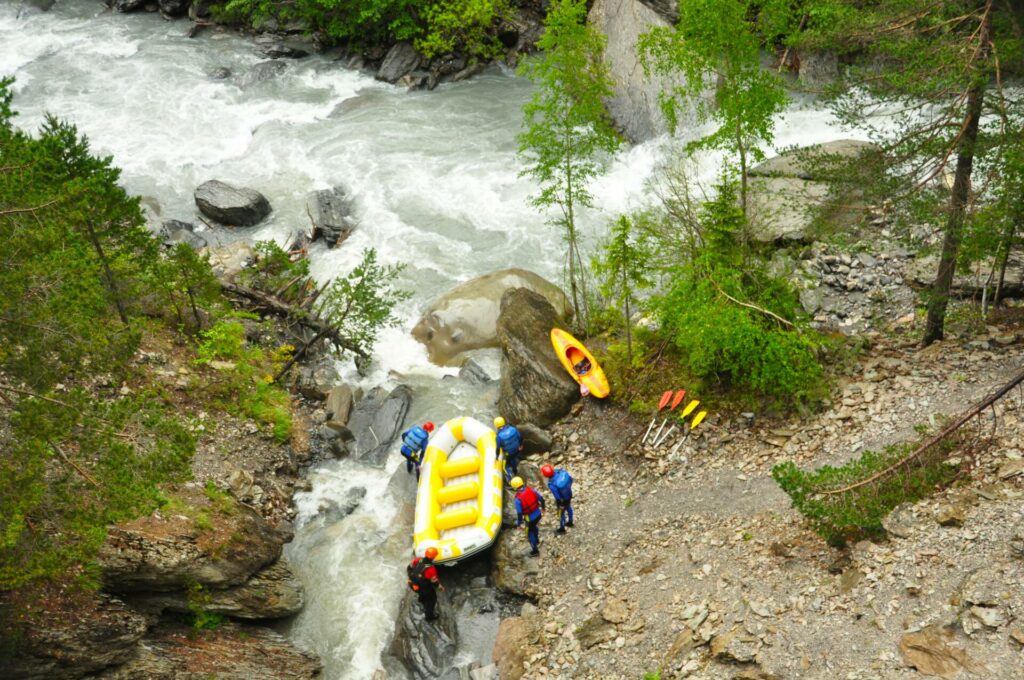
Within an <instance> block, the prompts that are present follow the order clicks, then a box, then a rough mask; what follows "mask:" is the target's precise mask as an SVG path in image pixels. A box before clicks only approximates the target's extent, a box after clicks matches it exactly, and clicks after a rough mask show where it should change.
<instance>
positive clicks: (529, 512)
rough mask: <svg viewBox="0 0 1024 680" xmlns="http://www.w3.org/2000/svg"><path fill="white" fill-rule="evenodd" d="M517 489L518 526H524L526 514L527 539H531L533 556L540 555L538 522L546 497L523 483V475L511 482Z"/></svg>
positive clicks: (531, 553) (531, 554)
mask: <svg viewBox="0 0 1024 680" xmlns="http://www.w3.org/2000/svg"><path fill="white" fill-rule="evenodd" d="M510 484H511V485H512V488H513V489H515V491H516V528H517V529H518V528H519V527H521V526H523V515H526V539H527V540H528V541H530V547H531V548H533V549H532V550H531V551H530V556H531V557H536V556H537V555H540V549H539V548H538V546H539V545H540V538H539V537H538V535H537V524H538V523H539V522H540V518H541V515H542V514H543V513H542V512H541V511H542V510H544V509H545V508H544V498H543V496H541V495H540V494H539V493H537V492H536V491H534V490H533V489H532V488H531V487H529V486H526V485H525V484H524V483H523V478H522V477H513V478H512V481H511V482H510Z"/></svg>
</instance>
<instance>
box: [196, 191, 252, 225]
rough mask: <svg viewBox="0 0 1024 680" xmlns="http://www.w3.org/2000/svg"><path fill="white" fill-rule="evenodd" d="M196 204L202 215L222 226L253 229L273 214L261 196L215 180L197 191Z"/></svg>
mask: <svg viewBox="0 0 1024 680" xmlns="http://www.w3.org/2000/svg"><path fill="white" fill-rule="evenodd" d="M195 201H196V206H197V207H198V208H199V211H200V212H201V213H203V214H204V215H206V216H207V217H209V218H210V219H212V220H216V221H217V222H220V223H221V224H228V225H240V226H252V225H254V224H258V223H259V222H260V221H262V220H263V218H265V217H266V216H267V215H269V214H270V203H269V202H268V201H267V199H266V197H265V196H263V194H261V193H260V192H258V191H255V190H254V189H246V188H238V187H234V186H231V185H230V184H227V183H225V182H221V181H220V180H215V179H213V180H210V181H208V182H203V183H202V184H200V185H199V187H198V188H196V191H195Z"/></svg>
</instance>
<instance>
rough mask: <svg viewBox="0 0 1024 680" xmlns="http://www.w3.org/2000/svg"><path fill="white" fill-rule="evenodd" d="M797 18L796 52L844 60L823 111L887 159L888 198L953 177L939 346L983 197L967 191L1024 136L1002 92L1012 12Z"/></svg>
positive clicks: (828, 6) (986, 8)
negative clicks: (967, 235) (892, 192)
mask: <svg viewBox="0 0 1024 680" xmlns="http://www.w3.org/2000/svg"><path fill="white" fill-rule="evenodd" d="M805 11H806V13H807V16H808V22H807V27H806V30H805V31H804V32H803V33H802V34H801V35H800V37H799V38H798V40H797V42H798V44H803V45H805V46H809V47H816V46H827V47H828V48H829V49H834V50H838V51H840V52H844V53H846V54H849V55H850V56H851V57H853V58H854V61H855V63H854V65H853V66H851V67H850V68H849V69H848V70H847V71H846V72H845V74H844V80H843V82H841V83H840V86H841V87H840V88H839V89H838V93H837V96H836V97H835V98H834V100H833V107H834V109H835V111H836V113H837V114H838V115H839V117H840V119H841V120H843V121H844V122H846V123H848V124H850V125H852V126H857V127H860V128H867V129H868V130H870V131H871V133H872V135H873V136H874V138H875V139H876V140H877V141H878V142H880V144H881V146H882V147H883V148H884V149H886V152H887V157H888V159H889V172H890V175H891V176H892V177H894V178H896V179H897V180H898V182H897V183H896V185H897V187H898V189H899V192H898V193H897V194H896V197H903V198H908V197H912V196H914V195H915V194H916V193H917V192H918V191H919V190H920V189H921V187H924V186H927V185H929V183H932V180H935V179H937V178H944V177H946V176H947V174H951V175H952V177H951V180H952V181H951V188H949V189H948V191H942V193H943V197H944V200H945V204H946V205H945V210H944V211H942V215H941V218H940V219H941V224H937V225H936V226H941V229H942V232H943V243H942V252H941V255H940V259H939V265H938V271H937V273H936V276H935V281H934V283H933V284H932V287H931V291H930V294H929V297H928V316H927V322H926V327H925V334H924V338H923V341H924V343H925V344H929V343H931V342H934V341H936V340H940V339H941V338H942V337H943V333H944V323H945V316H946V308H947V305H948V303H949V293H950V288H951V285H952V281H953V274H954V272H955V270H956V266H957V260H958V256H959V250H960V245H961V241H962V238H963V234H964V229H965V225H966V224H967V221H968V220H969V217H970V213H971V207H972V205H973V204H974V202H975V200H976V199H978V198H979V197H982V196H983V195H984V193H985V192H984V191H979V190H978V187H976V186H975V184H974V181H975V180H976V179H977V177H978V175H991V174H992V173H993V171H995V172H996V173H998V158H999V154H998V153H997V150H998V148H999V147H1001V146H1003V145H1005V144H1007V143H1010V142H1013V141H1015V140H1016V139H1018V138H1019V136H1020V134H1021V130H1022V127H1024V126H1022V125H1021V120H1020V118H1021V106H1020V102H1019V101H1017V98H1018V95H1016V94H1015V93H1012V92H1010V91H1009V90H1007V89H1006V88H1004V87H1003V83H1004V82H1005V80H1006V75H1007V74H1008V73H1010V72H1019V71H1020V70H1021V68H1024V33H1022V31H1021V26H1020V23H1019V10H1017V9H1015V8H1014V5H1013V3H1009V2H1002V1H999V0H952V1H950V2H932V1H931V0H878V1H877V2H870V3H863V2H858V1H856V0H808V1H807V2H805ZM878 111H886V112H888V113H887V115H886V116H885V120H884V122H883V121H880V119H879V118H878V116H877V115H876V114H877V112H878Z"/></svg>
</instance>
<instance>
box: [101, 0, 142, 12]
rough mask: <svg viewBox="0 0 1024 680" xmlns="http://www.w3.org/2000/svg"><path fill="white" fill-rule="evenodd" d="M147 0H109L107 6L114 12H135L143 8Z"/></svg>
mask: <svg viewBox="0 0 1024 680" xmlns="http://www.w3.org/2000/svg"><path fill="white" fill-rule="evenodd" d="M148 1H149V0H110V1H109V2H108V3H107V4H109V5H110V9H112V10H114V11H115V12H137V11H139V10H140V9H143V8H145V6H146V3H147V2H148Z"/></svg>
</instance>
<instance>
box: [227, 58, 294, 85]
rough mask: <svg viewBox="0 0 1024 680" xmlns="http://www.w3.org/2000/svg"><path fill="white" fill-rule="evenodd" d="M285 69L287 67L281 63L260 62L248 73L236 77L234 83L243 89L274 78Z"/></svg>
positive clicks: (272, 61) (273, 61)
mask: <svg viewBox="0 0 1024 680" xmlns="http://www.w3.org/2000/svg"><path fill="white" fill-rule="evenodd" d="M287 69H288V65H287V64H286V63H285V62H283V61H276V60H271V61H261V62H260V63H258V64H256V65H255V66H253V67H252V68H251V69H249V70H248V71H245V72H244V73H240V74H238V75H236V76H235V78H234V83H235V85H237V86H238V87H241V88H243V89H244V88H246V87H249V86H251V85H255V84H256V83H262V82H263V81H264V80H270V79H271V78H276V77H277V76H279V75H281V74H282V73H284V72H285V71H286V70H287Z"/></svg>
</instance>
